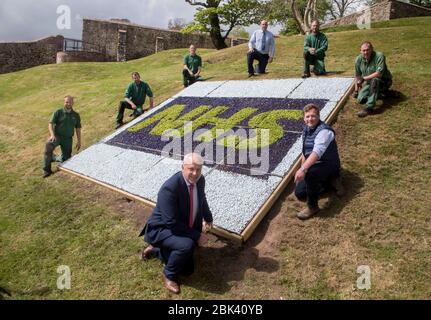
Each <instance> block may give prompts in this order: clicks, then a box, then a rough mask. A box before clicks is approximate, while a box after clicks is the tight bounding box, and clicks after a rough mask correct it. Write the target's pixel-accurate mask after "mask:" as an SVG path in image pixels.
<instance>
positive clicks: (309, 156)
mask: <svg viewBox="0 0 431 320" xmlns="http://www.w3.org/2000/svg"><path fill="white" fill-rule="evenodd" d="M304 122H305V128H304V131H303V146H302V163H301V168H300V169H299V170H298V171H297V172H296V174H295V183H296V187H295V195H296V197H297V198H298V199H299V200H300V201H306V202H307V208H305V209H304V210H303V211H301V212H299V213H298V214H297V217H298V218H299V219H302V220H305V219H308V218H311V217H312V216H313V215H315V214H316V213H317V212H319V210H320V209H319V205H318V199H319V195H320V194H322V193H323V192H325V191H327V190H328V188H329V187H330V186H332V187H334V188H335V189H336V191H337V195H339V196H341V195H343V193H344V190H343V188H342V185H341V179H340V157H339V155H338V149H337V143H336V142H335V132H334V130H333V129H332V128H331V127H330V126H328V125H327V124H326V123H325V122H323V121H321V120H320V112H319V108H318V107H317V106H316V105H314V104H308V105H306V106H305V107H304Z"/></svg>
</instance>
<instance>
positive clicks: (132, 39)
mask: <svg viewBox="0 0 431 320" xmlns="http://www.w3.org/2000/svg"><path fill="white" fill-rule="evenodd" d="M82 40H83V41H84V43H90V44H93V45H96V46H99V47H103V48H106V59H107V61H124V60H132V59H138V58H142V57H145V56H148V55H151V54H154V53H156V50H157V52H158V51H162V50H168V49H176V48H187V47H189V46H190V44H192V43H193V44H195V45H196V46H197V47H198V48H214V46H213V44H212V42H211V38H210V37H209V36H208V35H202V34H183V33H181V32H179V31H171V30H164V29H157V28H149V27H145V26H139V25H135V24H131V23H124V22H120V21H107V20H94V19H84V25H83V33H82ZM247 41H248V39H238V41H236V43H237V44H240V43H244V42H247ZM119 43H120V50H119ZM122 44H123V45H122ZM227 45H228V46H230V45H231V39H230V38H229V39H228V40H227Z"/></svg>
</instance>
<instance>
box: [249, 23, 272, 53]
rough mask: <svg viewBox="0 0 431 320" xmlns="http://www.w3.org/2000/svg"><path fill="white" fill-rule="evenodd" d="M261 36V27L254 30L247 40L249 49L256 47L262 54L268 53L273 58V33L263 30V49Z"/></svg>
mask: <svg viewBox="0 0 431 320" xmlns="http://www.w3.org/2000/svg"><path fill="white" fill-rule="evenodd" d="M262 38H263V31H262V29H259V30H256V31H255V32H253V35H252V36H251V38H250V41H249V42H248V47H249V49H256V50H257V51H259V52H260V53H262V54H269V56H270V57H271V58H274V56H275V41H274V35H273V34H272V33H271V32H270V31H268V30H266V31H265V49H264V50H262Z"/></svg>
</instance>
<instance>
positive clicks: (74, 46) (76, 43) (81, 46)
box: [63, 38, 105, 53]
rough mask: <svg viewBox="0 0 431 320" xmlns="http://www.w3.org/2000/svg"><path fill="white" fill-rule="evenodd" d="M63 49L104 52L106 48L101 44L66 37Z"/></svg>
mask: <svg viewBox="0 0 431 320" xmlns="http://www.w3.org/2000/svg"><path fill="white" fill-rule="evenodd" d="M63 51H87V52H98V53H103V52H104V51H105V50H103V48H102V47H101V46H99V45H95V44H92V43H88V42H84V41H82V40H76V39H69V38H64V44H63Z"/></svg>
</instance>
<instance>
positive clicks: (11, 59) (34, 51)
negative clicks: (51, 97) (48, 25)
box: [0, 36, 64, 73]
mask: <svg viewBox="0 0 431 320" xmlns="http://www.w3.org/2000/svg"><path fill="white" fill-rule="evenodd" d="M63 41H64V38H63V36H56V37H48V38H44V39H41V40H38V41H32V42H8V43H0V73H8V72H14V71H18V70H22V69H27V68H31V67H35V66H39V65H42V64H54V63H56V61H57V52H58V51H61V50H63Z"/></svg>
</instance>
